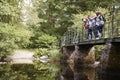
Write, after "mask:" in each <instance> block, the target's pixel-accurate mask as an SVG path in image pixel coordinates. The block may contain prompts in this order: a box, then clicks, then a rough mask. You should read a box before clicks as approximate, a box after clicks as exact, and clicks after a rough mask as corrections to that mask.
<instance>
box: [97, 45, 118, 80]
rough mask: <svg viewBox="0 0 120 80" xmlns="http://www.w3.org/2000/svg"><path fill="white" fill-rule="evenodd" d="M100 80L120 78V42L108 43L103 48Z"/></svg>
mask: <svg viewBox="0 0 120 80" xmlns="http://www.w3.org/2000/svg"><path fill="white" fill-rule="evenodd" d="M98 73H99V78H100V80H114V78H115V77H116V78H118V79H120V45H119V43H108V44H106V45H105V47H104V48H103V50H102V54H101V59H100V65H99V70H98Z"/></svg>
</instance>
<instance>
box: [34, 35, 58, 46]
mask: <svg viewBox="0 0 120 80" xmlns="http://www.w3.org/2000/svg"><path fill="white" fill-rule="evenodd" d="M36 42H37V44H38V45H39V46H38V47H45V48H52V47H55V46H56V45H57V42H58V41H57V38H56V37H54V36H50V35H48V34H44V35H42V36H40V37H38V40H36Z"/></svg>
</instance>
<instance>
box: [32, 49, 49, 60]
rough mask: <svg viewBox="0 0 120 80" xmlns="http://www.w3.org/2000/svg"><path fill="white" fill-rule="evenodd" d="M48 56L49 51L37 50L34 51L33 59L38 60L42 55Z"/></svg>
mask: <svg viewBox="0 0 120 80" xmlns="http://www.w3.org/2000/svg"><path fill="white" fill-rule="evenodd" d="M48 54H49V51H48V49H47V48H39V49H36V50H35V54H34V57H36V58H39V57H41V56H43V55H48Z"/></svg>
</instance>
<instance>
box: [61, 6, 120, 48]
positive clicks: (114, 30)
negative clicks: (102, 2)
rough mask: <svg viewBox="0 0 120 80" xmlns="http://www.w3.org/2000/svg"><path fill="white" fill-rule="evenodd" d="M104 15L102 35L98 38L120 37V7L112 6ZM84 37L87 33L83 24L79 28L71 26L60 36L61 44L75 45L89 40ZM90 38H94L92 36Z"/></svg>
mask: <svg viewBox="0 0 120 80" xmlns="http://www.w3.org/2000/svg"><path fill="white" fill-rule="evenodd" d="M104 17H105V18H106V22H105V26H104V28H103V37H102V38H99V39H105V38H115V37H120V8H118V9H115V8H113V9H112V10H111V11H110V12H108V13H105V14H104ZM86 37H87V35H86V32H85V29H84V27H83V26H81V28H78V27H76V28H71V29H69V30H68V31H66V32H65V33H64V35H63V36H62V38H61V46H69V45H75V44H78V43H82V42H84V41H89V40H87V38H86ZM91 40H96V39H95V37H93V38H92V39H91ZM97 40H98V39H97Z"/></svg>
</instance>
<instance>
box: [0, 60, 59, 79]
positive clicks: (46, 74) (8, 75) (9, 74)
mask: <svg viewBox="0 0 120 80" xmlns="http://www.w3.org/2000/svg"><path fill="white" fill-rule="evenodd" d="M57 66H58V65H51V64H46V63H40V62H39V63H35V64H1V65H0V80H57V78H58V68H57Z"/></svg>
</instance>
